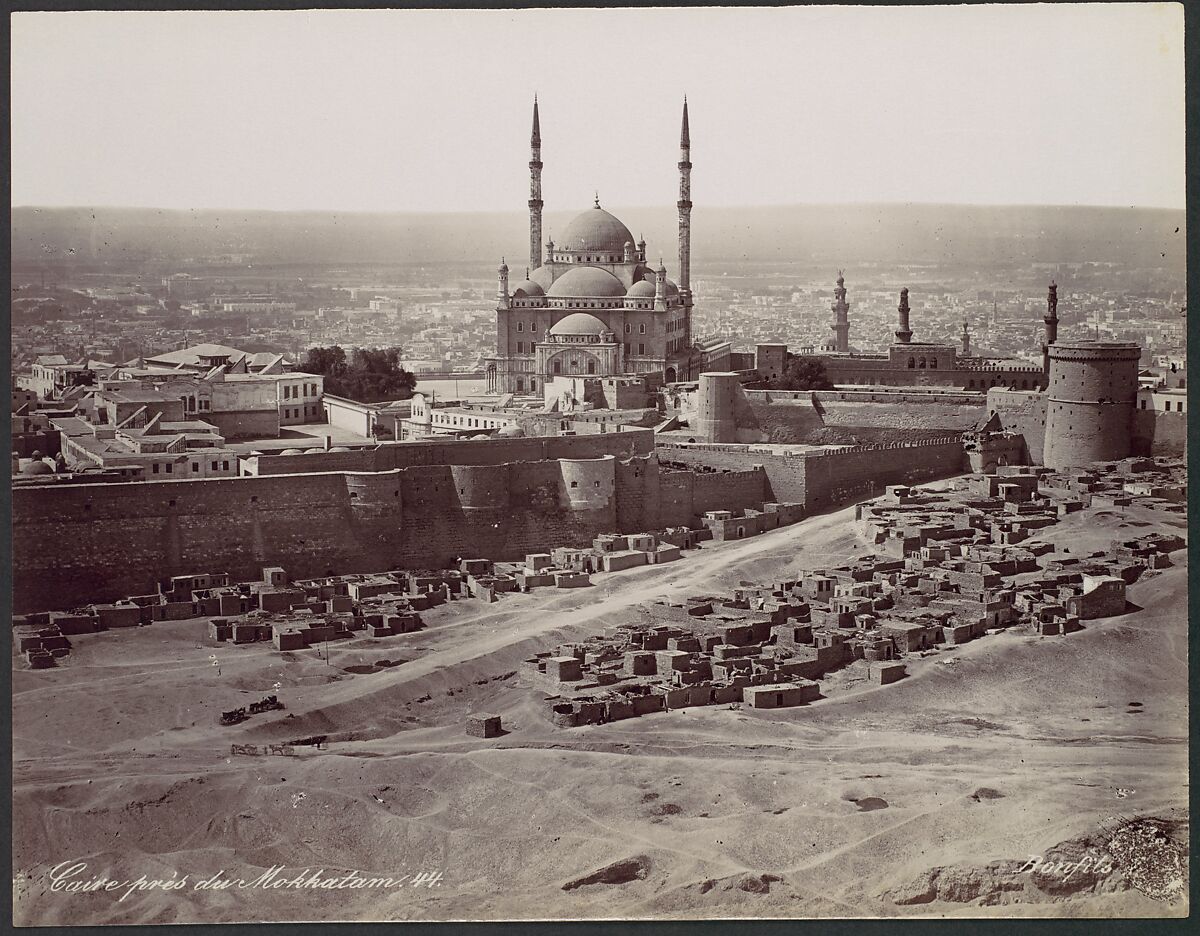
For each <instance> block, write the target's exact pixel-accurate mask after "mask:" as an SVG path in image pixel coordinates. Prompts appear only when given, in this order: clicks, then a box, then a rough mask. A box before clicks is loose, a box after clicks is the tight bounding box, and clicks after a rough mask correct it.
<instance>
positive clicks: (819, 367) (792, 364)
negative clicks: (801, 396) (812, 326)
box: [768, 352, 833, 390]
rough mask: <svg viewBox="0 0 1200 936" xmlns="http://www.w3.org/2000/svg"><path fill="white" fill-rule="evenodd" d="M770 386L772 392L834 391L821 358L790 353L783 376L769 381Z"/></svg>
mask: <svg viewBox="0 0 1200 936" xmlns="http://www.w3.org/2000/svg"><path fill="white" fill-rule="evenodd" d="M768 386H769V387H770V389H772V390H832V389H833V382H832V381H830V379H829V375H828V374H826V373H825V364H824V363H823V362H822V361H821V359H820V358H818V357H809V356H807V355H799V354H791V353H790V352H789V354H788V356H787V363H785V364H784V366H783V374H782V375H781V376H779V377H776V378H775V379H774V380H771V381H769V383H768Z"/></svg>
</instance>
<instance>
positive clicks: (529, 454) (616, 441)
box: [242, 427, 654, 477]
mask: <svg viewBox="0 0 1200 936" xmlns="http://www.w3.org/2000/svg"><path fill="white" fill-rule="evenodd" d="M653 451H654V431H653V430H652V429H638V428H627V427H623V428H621V429H620V430H619V431H618V430H613V431H609V432H597V433H596V434H594V435H583V436H578V435H577V436H559V435H554V436H535V437H533V438H525V439H488V440H487V441H486V442H484V441H479V440H469V439H447V440H446V441H444V442H441V441H439V442H385V443H382V444H380V445H378V446H376V447H375V448H369V449H358V450H355V451H350V452H302V453H301V454H299V455H257V456H254V457H252V458H247V459H243V460H242V465H243V468H244V469H246V470H247V471H248V472H249V473H250V474H252V475H258V476H260V477H261V476H263V475H278V474H296V473H300V472H315V471H388V470H390V469H392V468H408V467H412V466H415V465H501V464H505V463H510V462H534V461H545V460H547V459H555V458H598V457H600V456H602V455H617V456H622V457H629V456H632V455H642V456H644V455H649V454H650V453H651V452H653Z"/></svg>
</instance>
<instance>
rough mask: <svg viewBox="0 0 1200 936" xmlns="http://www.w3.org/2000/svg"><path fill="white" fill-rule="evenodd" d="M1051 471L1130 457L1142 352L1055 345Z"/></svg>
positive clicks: (1049, 402) (1048, 442) (1124, 346)
mask: <svg viewBox="0 0 1200 936" xmlns="http://www.w3.org/2000/svg"><path fill="white" fill-rule="evenodd" d="M1048 356H1049V387H1048V388H1047V391H1046V438H1045V443H1044V449H1043V455H1042V463H1043V464H1044V465H1045V466H1046V467H1047V468H1065V467H1068V466H1071V465H1086V464H1088V463H1090V462H1096V461H1113V460H1115V459H1118V458H1128V457H1129V455H1130V451H1131V445H1132V435H1133V409H1134V402H1135V400H1136V399H1137V388H1138V379H1137V375H1138V358H1139V357H1140V356H1141V348H1139V347H1138V346H1137V345H1136V344H1131V343H1126V342H1118V341H1090V340H1087V341H1065V342H1064V341H1059V342H1055V343H1054V344H1052V345H1050V346H1049V349H1048Z"/></svg>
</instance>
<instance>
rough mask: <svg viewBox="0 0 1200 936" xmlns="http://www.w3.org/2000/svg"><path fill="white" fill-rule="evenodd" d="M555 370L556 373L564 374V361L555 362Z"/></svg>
mask: <svg viewBox="0 0 1200 936" xmlns="http://www.w3.org/2000/svg"><path fill="white" fill-rule="evenodd" d="M553 370H554V373H556V374H561V373H562V361H555V362H554V368H553Z"/></svg>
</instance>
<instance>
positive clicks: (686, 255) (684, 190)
mask: <svg viewBox="0 0 1200 936" xmlns="http://www.w3.org/2000/svg"><path fill="white" fill-rule="evenodd" d="M676 205H677V206H678V208H679V293H680V298H681V299H682V300H683V306H684V313H683V346H684V347H685V348H688V349H690V348H691V346H692V137H691V133H690V132H689V130H688V106H687V97H686V96H685V97H684V99H683V123H682V124H681V125H680V128H679V201H678V202H676ZM689 376H690V375H689Z"/></svg>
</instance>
